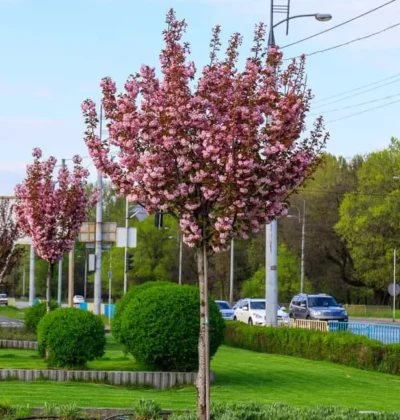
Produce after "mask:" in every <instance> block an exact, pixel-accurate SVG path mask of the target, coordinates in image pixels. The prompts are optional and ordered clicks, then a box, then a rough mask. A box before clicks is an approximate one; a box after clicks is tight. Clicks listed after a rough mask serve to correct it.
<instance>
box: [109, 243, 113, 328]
mask: <svg viewBox="0 0 400 420" xmlns="http://www.w3.org/2000/svg"><path fill="white" fill-rule="evenodd" d="M111 258H112V248H110V270H109V271H108V323H109V324H111V290H112V289H111V286H112V259H111Z"/></svg>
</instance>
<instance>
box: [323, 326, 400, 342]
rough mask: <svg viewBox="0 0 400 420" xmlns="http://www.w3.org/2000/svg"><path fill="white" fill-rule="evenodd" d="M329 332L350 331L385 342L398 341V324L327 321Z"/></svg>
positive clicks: (399, 330) (399, 336) (399, 338)
mask: <svg viewBox="0 0 400 420" xmlns="http://www.w3.org/2000/svg"><path fill="white" fill-rule="evenodd" d="M329 331H330V332H350V333H352V334H356V335H363V336H365V337H368V338H371V339H372V340H378V341H380V342H382V343H385V344H395V343H400V326H397V325H386V324H364V323H361V322H336V321H330V322H329Z"/></svg>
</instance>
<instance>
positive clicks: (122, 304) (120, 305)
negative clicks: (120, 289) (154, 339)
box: [111, 281, 176, 344]
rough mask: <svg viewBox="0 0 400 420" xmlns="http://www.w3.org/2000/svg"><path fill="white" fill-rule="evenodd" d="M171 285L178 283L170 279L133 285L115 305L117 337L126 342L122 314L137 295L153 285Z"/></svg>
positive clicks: (122, 342)
mask: <svg viewBox="0 0 400 420" xmlns="http://www.w3.org/2000/svg"><path fill="white" fill-rule="evenodd" d="M169 286H176V283H171V282H169V281H149V282H147V283H143V284H141V285H140V286H133V287H131V288H130V289H129V290H128V292H127V293H126V294H125V295H124V296H123V297H122V298H121V300H120V301H119V302H117V304H116V306H115V313H114V318H113V319H112V321H111V332H112V335H113V336H114V337H115V339H116V340H117V341H118V342H119V343H121V344H124V337H123V336H121V323H122V315H123V313H124V310H125V308H126V306H127V305H128V303H129V302H131V301H132V300H133V299H134V298H135V297H136V296H138V295H139V294H140V293H142V292H143V291H144V290H147V289H151V288H153V287H169Z"/></svg>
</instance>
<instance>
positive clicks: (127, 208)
mask: <svg viewBox="0 0 400 420" xmlns="http://www.w3.org/2000/svg"><path fill="white" fill-rule="evenodd" d="M125 200H126V203H125V231H126V241H125V263H124V294H125V293H126V292H127V290H128V261H127V259H128V247H129V201H128V197H127V198H126V199H125Z"/></svg>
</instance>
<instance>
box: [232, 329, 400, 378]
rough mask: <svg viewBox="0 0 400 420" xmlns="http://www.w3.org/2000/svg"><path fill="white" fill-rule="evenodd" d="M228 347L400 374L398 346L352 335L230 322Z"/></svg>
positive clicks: (399, 346)
mask: <svg viewBox="0 0 400 420" xmlns="http://www.w3.org/2000/svg"><path fill="white" fill-rule="evenodd" d="M225 343H226V344H227V345H229V346H232V347H238V348H241V349H246V350H251V351H257V352H262V353H270V354H282V355H286V356H295V357H303V358H305V359H311V360H324V361H327V362H333V363H339V364H342V365H346V366H351V367H355V368H359V369H367V370H374V371H378V372H385V373H391V374H395V375H399V374H400V364H399V362H398V361H399V360H400V345H399V344H391V345H385V344H382V343H380V342H379V341H375V340H370V339H369V338H366V337H363V336H358V335H354V334H350V333H333V332H329V333H328V332H321V331H313V330H305V329H298V328H265V327H250V326H248V325H245V324H241V323H238V322H229V323H227V326H226V334H225Z"/></svg>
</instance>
